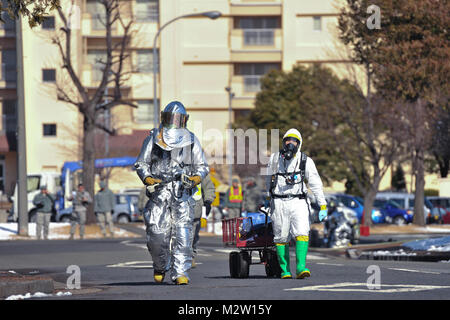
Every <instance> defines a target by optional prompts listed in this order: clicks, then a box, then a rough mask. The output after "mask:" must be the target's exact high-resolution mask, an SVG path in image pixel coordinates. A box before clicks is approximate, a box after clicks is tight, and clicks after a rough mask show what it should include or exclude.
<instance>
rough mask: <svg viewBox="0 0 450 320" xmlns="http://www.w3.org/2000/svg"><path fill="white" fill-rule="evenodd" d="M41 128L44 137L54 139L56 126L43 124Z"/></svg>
mask: <svg viewBox="0 0 450 320" xmlns="http://www.w3.org/2000/svg"><path fill="white" fill-rule="evenodd" d="M42 128H43V133H44V137H56V124H54V123H44V124H43V126H42Z"/></svg>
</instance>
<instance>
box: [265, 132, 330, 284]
mask: <svg viewBox="0 0 450 320" xmlns="http://www.w3.org/2000/svg"><path fill="white" fill-rule="evenodd" d="M301 145H302V137H301V135H300V132H299V131H298V130H296V129H289V130H288V131H287V132H286V134H285V135H284V136H283V148H282V149H281V151H279V152H276V153H273V154H272V155H271V157H270V161H269V164H268V179H267V188H268V190H269V193H270V202H269V199H267V201H266V207H267V206H269V205H270V209H271V212H272V226H273V233H274V242H275V247H276V251H277V257H278V262H279V264H280V267H281V278H282V279H288V278H292V274H291V271H290V261H289V241H290V236H292V237H294V238H295V243H296V278H297V279H303V278H305V277H309V276H310V275H311V273H310V271H309V270H308V269H307V268H306V254H307V252H308V241H309V231H310V222H309V203H308V202H307V197H306V193H307V187H306V184H305V180H306V181H307V182H308V187H309V188H310V190H311V191H312V193H313V194H314V196H315V197H316V199H317V201H318V204H319V205H320V212H319V220H320V221H322V220H323V219H324V218H325V217H326V216H327V207H326V201H325V197H324V194H323V185H322V180H321V179H320V176H319V173H318V172H317V169H316V166H315V164H314V161H313V160H312V159H311V158H309V157H308V156H306V154H304V153H302V152H300V149H301Z"/></svg>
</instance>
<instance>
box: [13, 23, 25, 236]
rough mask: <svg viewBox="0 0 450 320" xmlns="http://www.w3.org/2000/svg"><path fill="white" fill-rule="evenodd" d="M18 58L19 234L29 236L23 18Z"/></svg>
mask: <svg viewBox="0 0 450 320" xmlns="http://www.w3.org/2000/svg"><path fill="white" fill-rule="evenodd" d="M16 56H17V169H18V177H17V188H18V190H17V191H18V192H17V199H15V201H17V208H18V209H17V210H18V217H19V219H18V220H19V223H18V230H17V231H18V234H19V235H21V236H28V192H27V148H26V135H25V134H26V131H25V81H24V71H23V39H22V17H19V18H18V19H17V20H16Z"/></svg>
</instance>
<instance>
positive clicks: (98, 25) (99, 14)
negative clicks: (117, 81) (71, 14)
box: [86, 0, 106, 30]
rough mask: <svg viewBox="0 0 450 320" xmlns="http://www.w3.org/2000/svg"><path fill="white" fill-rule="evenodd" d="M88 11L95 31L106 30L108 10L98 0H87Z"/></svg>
mask: <svg viewBox="0 0 450 320" xmlns="http://www.w3.org/2000/svg"><path fill="white" fill-rule="evenodd" d="M86 10H87V12H88V13H89V14H90V15H91V28H92V29H93V30H105V25H106V9H105V6H104V5H102V4H101V3H100V2H99V1H97V0H87V1H86Z"/></svg>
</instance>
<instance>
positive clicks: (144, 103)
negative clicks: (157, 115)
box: [134, 100, 159, 122]
mask: <svg viewBox="0 0 450 320" xmlns="http://www.w3.org/2000/svg"><path fill="white" fill-rule="evenodd" d="M136 104H137V106H138V107H137V109H134V121H136V122H153V120H154V108H153V100H138V101H136ZM157 104H158V105H159V100H157Z"/></svg>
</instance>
